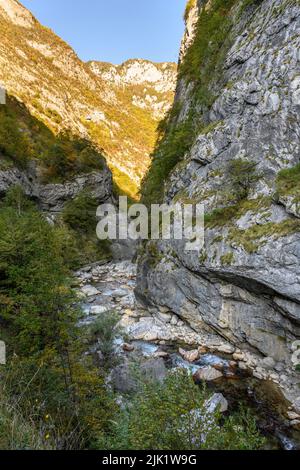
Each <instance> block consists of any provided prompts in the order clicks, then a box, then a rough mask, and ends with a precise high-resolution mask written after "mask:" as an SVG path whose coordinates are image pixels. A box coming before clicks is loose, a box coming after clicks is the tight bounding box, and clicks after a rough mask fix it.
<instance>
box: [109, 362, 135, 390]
mask: <svg viewBox="0 0 300 470" xmlns="http://www.w3.org/2000/svg"><path fill="white" fill-rule="evenodd" d="M111 384H112V387H113V389H114V390H115V391H117V392H120V393H132V392H135V391H136V390H137V382H136V379H135V377H134V373H133V370H132V368H131V367H130V365H129V364H128V363H125V364H122V365H119V366H117V367H115V368H114V369H113V371H112V373H111Z"/></svg>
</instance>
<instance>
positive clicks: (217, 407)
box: [204, 393, 228, 413]
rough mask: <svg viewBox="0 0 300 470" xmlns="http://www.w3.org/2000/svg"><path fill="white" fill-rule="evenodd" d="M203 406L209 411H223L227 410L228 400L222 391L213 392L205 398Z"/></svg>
mask: <svg viewBox="0 0 300 470" xmlns="http://www.w3.org/2000/svg"><path fill="white" fill-rule="evenodd" d="M204 406H205V408H206V409H207V411H208V412H209V413H214V412H215V411H220V412H221V413H225V411H227V410H228V401H227V400H226V398H225V397H224V396H223V395H222V393H215V394H214V395H213V396H212V397H211V398H209V400H206V402H205V403H204Z"/></svg>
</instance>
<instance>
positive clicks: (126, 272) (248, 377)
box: [75, 260, 300, 450]
mask: <svg viewBox="0 0 300 470" xmlns="http://www.w3.org/2000/svg"><path fill="white" fill-rule="evenodd" d="M75 277H76V279H77V282H78V287H79V296H80V298H81V309H82V317H81V319H80V325H82V326H87V325H92V324H93V323H94V322H96V321H97V319H98V318H99V317H101V315H103V314H104V313H105V312H111V311H114V312H116V313H117V314H118V315H119V316H120V321H119V325H120V327H121V328H122V331H123V332H124V337H118V338H117V339H116V341H115V352H116V354H117V355H118V356H119V359H120V361H119V362H120V363H119V364H118V365H117V366H116V367H114V368H113V370H112V371H111V374H110V379H109V380H110V384H111V386H112V387H113V388H114V390H115V391H116V392H117V393H119V394H120V397H122V394H127V393H130V392H132V391H134V388H135V383H134V378H133V377H132V373H131V368H132V365H133V364H134V365H135V367H136V366H138V367H139V369H140V371H141V373H142V375H145V376H149V377H151V378H153V379H156V380H163V379H164V377H165V376H166V373H167V371H168V370H169V369H172V368H176V367H181V368H185V369H188V370H189V371H190V372H191V373H192V374H193V375H194V380H195V382H196V383H201V382H202V381H205V382H206V384H207V386H208V388H209V389H211V390H212V391H213V392H215V393H222V394H223V395H224V397H226V400H227V402H228V409H229V411H228V412H230V413H231V412H233V411H236V410H238V408H239V406H240V404H242V405H243V406H244V407H250V408H251V409H252V410H253V411H254V412H255V415H256V417H257V422H258V426H259V428H260V429H261V431H262V432H263V433H264V434H265V435H266V436H267V437H268V448H283V449H286V450H294V449H300V434H299V432H298V430H297V429H295V428H292V427H291V421H292V420H291V418H293V421H295V420H297V419H298V418H297V417H296V416H292V412H291V411H289V410H288V405H287V403H286V401H285V399H284V397H283V395H282V394H281V392H280V390H279V388H278V387H276V384H274V383H273V382H271V381H269V380H267V379H261V378H258V377H255V376H253V373H252V371H251V370H250V369H247V368H246V367H245V366H244V362H241V361H239V358H240V356H241V354H244V353H243V352H242V351H240V350H236V348H234V346H232V345H231V344H229V343H228V342H226V341H223V340H222V339H220V338H219V337H217V336H216V335H213V334H211V333H208V332H205V331H203V332H201V333H198V332H195V331H194V330H193V329H191V328H190V327H189V326H188V325H187V324H186V323H184V322H183V321H182V320H181V319H180V318H179V317H177V316H176V315H174V314H173V313H172V312H170V311H168V310H167V309H165V308H160V309H157V308H151V307H149V308H145V306H143V305H141V304H140V303H139V301H138V300H137V299H136V297H135V285H136V266H135V264H133V263H132V262H130V261H127V260H126V261H119V262H114V261H111V262H109V263H105V264H97V263H96V264H93V265H90V266H87V267H84V268H82V269H80V270H79V271H77V272H76V273H75Z"/></svg>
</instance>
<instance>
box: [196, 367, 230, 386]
mask: <svg viewBox="0 0 300 470" xmlns="http://www.w3.org/2000/svg"><path fill="white" fill-rule="evenodd" d="M221 377H223V374H222V372H220V371H218V370H216V369H215V368H214V367H211V366H208V367H203V368H202V369H198V370H197V371H196V372H195V374H194V375H193V379H194V381H195V382H196V383H197V382H202V381H205V382H213V381H215V380H218V379H220V378H221Z"/></svg>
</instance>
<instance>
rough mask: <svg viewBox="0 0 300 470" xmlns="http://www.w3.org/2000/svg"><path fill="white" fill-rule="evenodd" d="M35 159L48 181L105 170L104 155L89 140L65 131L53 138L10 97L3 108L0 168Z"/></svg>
mask: <svg viewBox="0 0 300 470" xmlns="http://www.w3.org/2000/svg"><path fill="white" fill-rule="evenodd" d="M32 160H34V161H35V162H36V164H37V165H38V166H39V167H40V168H41V170H42V174H43V179H44V181H45V182H50V181H63V180H65V179H67V178H71V177H73V176H75V175H78V174H81V173H88V172H90V171H93V170H102V169H103V167H104V158H103V156H102V155H101V153H100V152H99V150H97V149H96V148H95V146H94V145H93V144H92V143H91V142H90V141H88V140H86V139H82V138H78V137H75V136H73V135H72V134H70V133H66V132H65V133H62V134H60V135H58V136H56V135H54V134H53V133H52V132H51V131H50V129H48V128H47V127H46V126H45V125H44V124H43V123H42V122H40V121H39V120H38V119H36V118H35V117H33V116H32V115H31V114H30V113H29V111H28V110H27V108H26V107H25V106H24V105H23V104H22V103H20V102H19V101H17V100H16V99H14V98H13V97H8V100H7V104H6V105H1V106H0V165H1V166H0V169H1V168H2V169H5V168H7V167H8V166H9V165H10V164H14V165H16V166H18V167H21V168H26V167H27V166H28V164H29V163H30V161H32Z"/></svg>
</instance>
